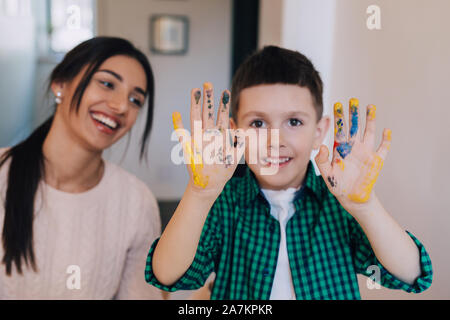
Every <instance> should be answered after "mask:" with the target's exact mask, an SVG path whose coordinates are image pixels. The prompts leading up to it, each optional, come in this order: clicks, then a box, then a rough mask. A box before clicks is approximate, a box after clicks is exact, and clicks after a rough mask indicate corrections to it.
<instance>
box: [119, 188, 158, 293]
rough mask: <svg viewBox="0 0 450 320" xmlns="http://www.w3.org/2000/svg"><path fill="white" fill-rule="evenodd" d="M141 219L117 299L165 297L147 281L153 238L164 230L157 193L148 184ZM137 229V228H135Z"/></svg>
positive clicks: (139, 219) (138, 222)
mask: <svg viewBox="0 0 450 320" xmlns="http://www.w3.org/2000/svg"><path fill="white" fill-rule="evenodd" d="M141 197H143V199H142V202H141V203H142V205H141V208H140V212H139V214H138V217H139V218H138V219H136V223H135V224H134V228H135V234H134V237H133V242H132V244H131V246H130V247H129V249H128V252H127V257H126V262H125V266H124V270H123V272H122V278H121V280H120V286H119V289H118V291H117V293H116V296H115V299H121V300H122V299H123V300H128V299H133V300H138V299H148V300H159V299H162V298H163V296H162V291H161V290H159V289H157V288H155V287H153V286H149V285H148V284H147V282H146V281H145V276H144V272H145V262H146V258H147V253H148V250H149V248H150V246H151V244H152V242H153V241H154V240H155V239H156V238H158V237H159V236H160V234H161V218H160V215H159V208H158V204H157V202H156V199H155V197H154V195H153V193H152V192H151V191H150V190H149V189H147V188H146V192H144V194H143V195H141ZM131 232H133V231H131Z"/></svg>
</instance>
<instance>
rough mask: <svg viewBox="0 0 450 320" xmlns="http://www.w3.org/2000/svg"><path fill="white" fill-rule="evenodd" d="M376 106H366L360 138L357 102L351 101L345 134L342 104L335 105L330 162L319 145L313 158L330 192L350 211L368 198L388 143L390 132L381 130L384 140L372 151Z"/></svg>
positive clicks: (326, 149) (326, 150) (381, 165)
mask: <svg viewBox="0 0 450 320" xmlns="http://www.w3.org/2000/svg"><path fill="white" fill-rule="evenodd" d="M375 117H376V107H375V106H374V105H369V106H367V110H366V128H365V131H364V136H363V137H362V135H361V132H362V130H361V125H360V123H359V122H360V118H359V105H358V100H357V99H355V98H352V99H350V102H349V120H350V130H348V131H347V126H346V122H345V117H344V112H343V107H342V104H341V103H339V102H338V103H336V104H335V105H334V147H333V159H332V161H331V163H330V161H329V160H328V148H327V147H326V146H322V147H321V148H320V152H319V154H318V155H317V157H316V163H317V166H318V168H319V171H320V173H321V175H322V177H323V179H324V180H325V182H326V184H327V186H328V188H329V190H330V191H331V193H333V195H334V196H336V198H337V199H338V200H339V202H340V203H341V205H342V206H343V207H344V208H346V209H347V210H349V208H352V207H354V206H355V205H357V204H362V203H365V202H367V201H369V200H370V199H371V194H372V192H373V187H374V184H375V182H376V180H377V178H378V175H379V173H380V171H381V168H382V167H383V162H384V160H385V158H386V155H387V153H388V150H389V147H390V143H391V131H390V130H389V129H384V131H383V140H382V142H381V144H380V146H379V147H378V149H377V151H374V143H375Z"/></svg>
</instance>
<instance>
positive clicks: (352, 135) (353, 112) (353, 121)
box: [348, 98, 359, 144]
mask: <svg viewBox="0 0 450 320" xmlns="http://www.w3.org/2000/svg"><path fill="white" fill-rule="evenodd" d="M348 118H349V122H350V130H349V135H348V142H350V143H351V144H353V143H352V142H354V141H355V140H356V139H357V138H358V137H359V123H358V122H359V101H358V99H356V98H351V99H350V101H349V103H348Z"/></svg>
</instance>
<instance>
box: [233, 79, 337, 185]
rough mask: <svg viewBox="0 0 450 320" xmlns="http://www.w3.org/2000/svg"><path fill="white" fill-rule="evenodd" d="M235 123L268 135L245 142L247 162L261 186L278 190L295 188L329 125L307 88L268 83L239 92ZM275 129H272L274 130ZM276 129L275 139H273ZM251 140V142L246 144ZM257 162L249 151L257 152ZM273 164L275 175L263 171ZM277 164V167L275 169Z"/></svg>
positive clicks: (236, 125)
mask: <svg viewBox="0 0 450 320" xmlns="http://www.w3.org/2000/svg"><path fill="white" fill-rule="evenodd" d="M236 119H237V123H235V122H234V120H233V119H231V126H232V127H234V128H242V129H253V130H256V132H257V134H258V135H260V133H261V134H262V132H261V130H260V129H266V130H267V135H266V136H267V138H265V137H264V138H262V139H258V141H259V142H258V143H254V142H253V143H252V142H250V141H249V140H250V139H249V140H248V141H247V144H246V153H245V155H246V161H247V164H248V166H249V167H250V169H251V170H252V171H253V173H254V174H255V176H256V179H257V180H258V182H259V184H260V187H261V188H264V189H274V190H281V189H287V188H291V187H292V188H298V187H299V186H300V185H301V183H302V181H303V178H304V176H305V173H306V169H307V167H308V162H309V159H310V155H311V151H312V150H313V149H318V148H319V147H320V145H321V143H322V140H323V138H324V136H325V133H326V131H327V129H328V126H329V121H330V120H329V118H328V117H323V118H322V119H321V120H319V121H318V120H317V119H318V116H317V114H316V110H315V108H314V104H313V98H312V96H311V93H310V91H309V89H307V88H305V87H300V86H298V85H290V84H289V85H288V84H270V85H258V86H253V87H249V88H246V89H244V90H242V91H241V92H240V95H239V108H238V113H237V115H236ZM274 129H275V130H274ZM276 131H278V139H277V138H276ZM249 142H250V143H249ZM256 150H258V151H259V155H260V156H258V157H257V161H256V163H254V162H252V161H249V157H248V156H249V154H251V153H253V154H258V153H256ZM269 167H273V168H274V169H278V170H272V172H274V174H262V172H264V170H261V169H264V168H265V169H267V168H269ZM277 167H278V168H277Z"/></svg>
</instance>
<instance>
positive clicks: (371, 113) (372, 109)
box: [367, 104, 377, 120]
mask: <svg viewBox="0 0 450 320" xmlns="http://www.w3.org/2000/svg"><path fill="white" fill-rule="evenodd" d="M376 111H377V107H376V106H374V105H373V104H372V105H370V106H369V108H367V120H375V116H376Z"/></svg>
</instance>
